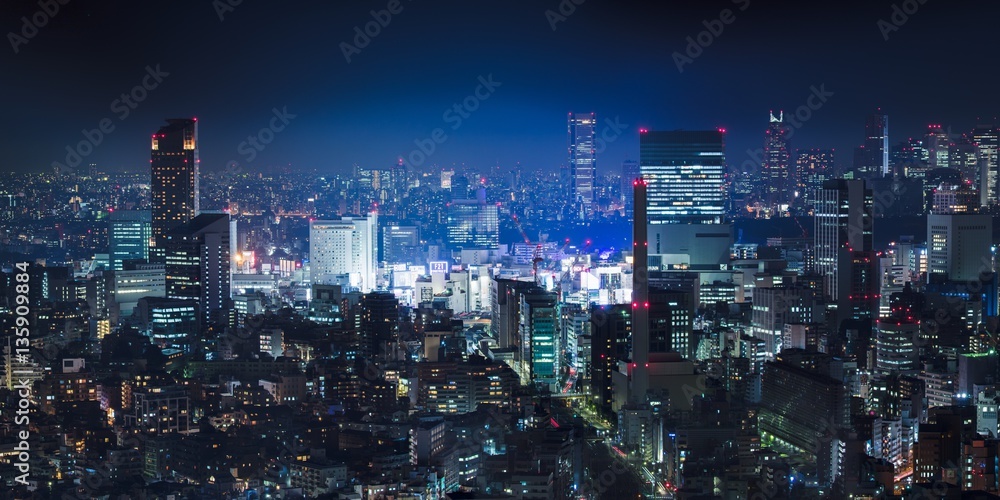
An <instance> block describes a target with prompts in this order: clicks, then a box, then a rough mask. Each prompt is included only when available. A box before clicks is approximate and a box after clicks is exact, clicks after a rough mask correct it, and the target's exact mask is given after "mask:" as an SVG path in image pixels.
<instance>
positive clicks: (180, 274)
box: [162, 214, 232, 323]
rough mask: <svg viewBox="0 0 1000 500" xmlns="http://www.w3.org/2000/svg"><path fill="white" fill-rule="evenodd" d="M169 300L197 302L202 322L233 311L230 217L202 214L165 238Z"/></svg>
mask: <svg viewBox="0 0 1000 500" xmlns="http://www.w3.org/2000/svg"><path fill="white" fill-rule="evenodd" d="M163 243H164V244H163V247H162V248H163V251H164V259H165V262H166V284H167V298H171V299H187V300H194V301H197V302H198V305H199V307H200V308H201V314H202V321H203V322H205V323H212V322H216V323H221V322H223V321H224V318H222V317H220V316H219V315H220V314H223V313H225V312H226V311H228V310H230V309H232V304H231V302H232V288H231V287H232V281H231V280H232V269H231V266H230V261H229V259H230V255H229V214H201V215H199V216H197V217H195V218H194V219H191V221H190V222H188V223H186V224H184V225H181V226H178V227H175V228H173V229H171V230H170V231H169V232H167V233H166V234H165V235H164V236H163Z"/></svg>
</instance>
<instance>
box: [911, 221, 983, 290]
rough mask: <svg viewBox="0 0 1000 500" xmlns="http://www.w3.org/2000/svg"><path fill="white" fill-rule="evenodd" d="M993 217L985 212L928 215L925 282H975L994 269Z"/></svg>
mask: <svg viewBox="0 0 1000 500" xmlns="http://www.w3.org/2000/svg"><path fill="white" fill-rule="evenodd" d="M992 244H993V220H992V217H990V216H989V215H987V214H952V215H939V214H930V215H928V216H927V246H928V249H927V250H928V254H929V259H928V269H927V282H928V283H930V282H934V281H936V280H942V279H943V280H951V281H978V280H979V279H980V276H981V275H982V274H984V273H991V272H993V255H992V252H991V248H990V247H991V245H992Z"/></svg>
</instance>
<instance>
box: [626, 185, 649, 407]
mask: <svg viewBox="0 0 1000 500" xmlns="http://www.w3.org/2000/svg"><path fill="white" fill-rule="evenodd" d="M646 187H647V185H646V180H645V179H643V178H642V177H639V178H638V179H636V180H635V181H633V182H632V194H633V197H634V200H635V219H634V220H633V221H632V269H633V274H632V363H633V367H632V391H630V395H631V397H632V398H635V399H637V400H633V401H631V402H632V403H642V402H643V400H644V398H645V397H646V392H647V391H648V390H649V238H648V231H649V228H648V221H646Z"/></svg>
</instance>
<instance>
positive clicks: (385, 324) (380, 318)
mask: <svg viewBox="0 0 1000 500" xmlns="http://www.w3.org/2000/svg"><path fill="white" fill-rule="evenodd" d="M398 331H399V299H397V298H396V297H395V296H394V295H393V294H392V293H390V292H379V291H376V292H371V293H367V294H365V295H364V296H363V297H362V298H361V354H362V355H363V356H365V358H366V359H371V357H377V358H378V359H386V357H387V356H388V355H389V354H390V353H391V352H392V348H391V344H392V343H394V342H397V341H398V340H399V338H398V335H397V333H398Z"/></svg>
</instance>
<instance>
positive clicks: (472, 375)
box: [416, 356, 518, 413]
mask: <svg viewBox="0 0 1000 500" xmlns="http://www.w3.org/2000/svg"><path fill="white" fill-rule="evenodd" d="M416 368H417V391H416V392H417V405H418V406H420V407H421V408H427V409H428V411H433V412H435V413H471V412H474V411H476V408H477V407H478V406H479V405H481V404H486V405H496V406H497V407H500V408H508V407H510V406H511V396H512V394H513V393H514V391H515V389H516V388H517V387H518V383H517V374H516V373H514V371H513V370H511V368H510V367H509V366H507V364H506V363H503V362H499V361H490V360H487V359H485V358H483V357H481V356H470V357H469V360H468V361H465V362H441V363H432V362H428V363H417V367H416Z"/></svg>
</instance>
